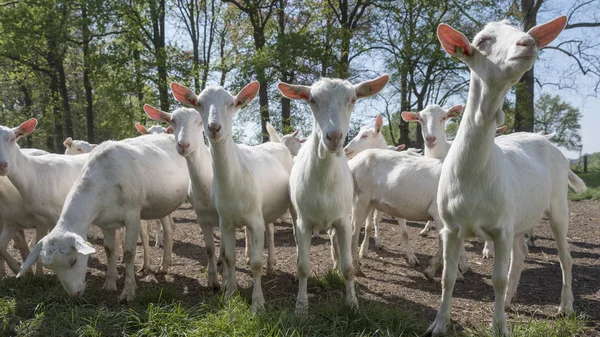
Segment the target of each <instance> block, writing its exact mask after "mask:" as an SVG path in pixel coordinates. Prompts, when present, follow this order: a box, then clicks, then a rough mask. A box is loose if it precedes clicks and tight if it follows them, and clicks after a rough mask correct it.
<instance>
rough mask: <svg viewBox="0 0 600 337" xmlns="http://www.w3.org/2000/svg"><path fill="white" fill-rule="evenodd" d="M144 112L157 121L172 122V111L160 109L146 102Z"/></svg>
mask: <svg viewBox="0 0 600 337" xmlns="http://www.w3.org/2000/svg"><path fill="white" fill-rule="evenodd" d="M144 112H145V113H146V115H148V117H150V118H151V119H153V120H155V121H159V122H166V123H171V114H170V113H168V112H164V111H161V110H158V109H157V108H155V107H153V106H151V105H148V104H144Z"/></svg>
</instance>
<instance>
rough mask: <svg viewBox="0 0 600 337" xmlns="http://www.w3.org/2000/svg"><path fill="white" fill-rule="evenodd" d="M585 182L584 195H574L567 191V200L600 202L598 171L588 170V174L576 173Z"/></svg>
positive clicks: (599, 173)
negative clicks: (585, 189)
mask: <svg viewBox="0 0 600 337" xmlns="http://www.w3.org/2000/svg"><path fill="white" fill-rule="evenodd" d="M577 175H578V176H579V177H580V178H581V179H583V181H585V184H586V185H587V191H586V192H585V193H575V192H573V191H571V190H570V191H569V200H572V201H579V200H600V169H598V170H589V171H588V173H577Z"/></svg>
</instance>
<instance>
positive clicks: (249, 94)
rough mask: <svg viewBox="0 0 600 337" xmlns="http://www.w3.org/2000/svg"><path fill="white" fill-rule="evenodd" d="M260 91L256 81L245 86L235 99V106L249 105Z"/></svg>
mask: <svg viewBox="0 0 600 337" xmlns="http://www.w3.org/2000/svg"><path fill="white" fill-rule="evenodd" d="M258 89H260V84H259V83H258V82H257V81H254V82H251V83H250V84H248V85H246V86H245V87H244V88H243V89H242V91H240V92H239V93H238V94H237V96H236V97H235V106H236V107H237V106H241V105H245V104H248V103H250V101H252V100H253V99H254V97H256V94H257V93H258Z"/></svg>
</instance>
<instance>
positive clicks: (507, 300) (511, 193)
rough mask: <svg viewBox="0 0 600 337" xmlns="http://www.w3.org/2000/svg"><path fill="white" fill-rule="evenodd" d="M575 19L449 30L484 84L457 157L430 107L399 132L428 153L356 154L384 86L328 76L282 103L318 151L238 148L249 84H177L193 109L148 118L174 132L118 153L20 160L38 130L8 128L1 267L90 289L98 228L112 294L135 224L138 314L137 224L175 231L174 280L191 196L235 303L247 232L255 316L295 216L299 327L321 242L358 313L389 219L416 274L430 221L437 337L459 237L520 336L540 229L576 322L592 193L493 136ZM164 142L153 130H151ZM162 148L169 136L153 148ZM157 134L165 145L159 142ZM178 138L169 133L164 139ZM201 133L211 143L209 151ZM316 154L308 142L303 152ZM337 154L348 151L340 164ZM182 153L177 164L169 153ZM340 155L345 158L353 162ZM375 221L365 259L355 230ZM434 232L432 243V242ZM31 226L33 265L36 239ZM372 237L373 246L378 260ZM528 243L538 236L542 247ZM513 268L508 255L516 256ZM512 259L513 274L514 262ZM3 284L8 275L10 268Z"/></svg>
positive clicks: (30, 125)
mask: <svg viewBox="0 0 600 337" xmlns="http://www.w3.org/2000/svg"><path fill="white" fill-rule="evenodd" d="M566 22H567V19H566V17H564V16H561V17H559V18H556V19H554V20H552V21H550V22H548V23H545V24H543V25H539V26H536V27H534V28H532V29H531V30H529V31H528V32H527V33H524V32H522V31H521V30H519V29H517V28H515V27H513V26H511V25H509V24H508V23H507V22H505V21H502V22H493V23H489V24H487V25H486V26H485V28H484V29H483V31H481V32H480V33H478V34H477V35H476V36H475V38H474V40H473V43H471V42H469V40H468V39H467V38H466V37H465V36H464V35H463V34H462V33H460V32H458V31H456V30H455V29H453V28H452V27H450V26H448V25H446V24H441V25H440V26H439V27H438V30H437V34H438V38H439V40H440V42H441V44H442V46H443V48H444V49H445V50H446V51H447V52H448V54H450V55H451V56H453V57H455V58H457V59H459V60H460V61H462V62H464V63H465V64H467V65H468V66H469V68H470V69H471V75H470V87H469V94H468V101H467V104H466V109H465V111H464V113H463V117H462V121H461V123H460V127H459V130H458V133H457V135H456V138H455V140H454V142H453V143H450V142H448V141H446V137H445V130H444V126H445V121H446V120H447V119H449V118H453V117H456V116H458V115H460V114H461V113H462V106H455V107H453V108H450V109H447V110H446V109H443V108H440V107H439V106H428V107H427V108H426V109H425V110H423V111H421V112H403V113H402V118H404V120H406V121H409V122H412V121H415V122H419V123H421V125H422V130H423V137H424V139H425V141H426V145H427V146H426V148H425V156H421V155H419V154H415V153H414V152H411V151H404V152H398V151H389V150H387V149H386V143H385V140H384V139H383V136H382V133H381V129H382V119H381V117H378V118H377V119H376V121H375V127H374V128H367V127H363V128H362V129H361V130H360V133H359V134H358V136H356V138H355V139H353V140H352V141H351V142H350V143H349V144H348V145H347V146H346V147H345V148H344V149H343V144H344V140H345V139H346V134H347V132H348V128H349V123H350V115H351V113H352V110H353V108H354V105H355V103H356V101H357V100H358V99H362V98H365V97H368V96H371V95H374V94H377V93H378V92H379V91H380V90H382V89H383V88H384V87H385V85H386V84H387V82H388V79H389V76H388V75H383V76H381V77H379V78H377V79H374V80H369V81H365V82H362V83H359V84H356V85H352V84H350V83H349V82H348V81H345V80H340V79H326V78H323V79H321V80H320V81H318V82H317V83H315V84H313V85H312V86H304V85H291V84H286V83H279V84H278V88H279V90H280V91H281V93H282V94H283V96H285V97H287V98H290V99H295V100H302V101H305V102H306V103H307V104H308V105H309V106H310V109H311V111H312V114H313V130H312V133H311V135H310V136H309V137H308V139H300V138H298V137H297V134H298V131H296V132H295V133H294V134H291V135H286V136H283V137H282V138H280V137H279V136H278V135H277V133H276V132H275V131H274V130H273V128H272V127H271V126H270V125H268V129H269V135H270V140H271V141H270V142H267V143H265V144H261V145H258V146H246V145H242V144H236V143H235V142H234V141H233V138H232V119H233V117H234V114H235V112H236V111H237V110H238V109H240V108H241V107H244V106H245V105H247V104H248V103H249V102H250V101H251V100H252V99H253V98H254V97H255V96H256V94H257V92H258V90H259V84H258V83H257V82H252V83H250V84H248V85H247V86H246V87H244V88H243V89H242V90H241V92H239V94H238V95H237V96H232V95H231V94H229V93H228V92H227V91H225V90H224V89H223V88H222V87H207V88H206V89H204V90H203V91H202V92H201V93H200V94H199V95H196V94H195V93H193V92H192V91H191V90H190V89H188V88H186V87H184V86H182V85H180V84H177V83H172V84H171V89H172V92H173V95H174V96H175V98H176V99H177V100H178V101H179V102H181V103H183V104H184V105H186V106H189V107H192V108H179V109H177V110H175V111H173V112H172V113H168V112H163V111H160V110H157V109H155V108H153V107H151V106H148V105H146V106H144V110H145V112H146V113H147V115H148V116H149V117H150V118H151V119H153V120H156V121H160V122H165V123H168V124H169V125H170V126H169V129H164V128H162V127H159V126H155V127H153V128H150V129H148V130H146V129H145V128H144V127H143V126H141V125H136V127H137V128H138V130H139V131H140V132H141V133H147V135H144V136H141V137H137V138H131V139H125V140H122V141H106V142H104V143H102V144H100V145H98V146H97V147H95V148H94V146H92V145H90V144H87V143H85V142H81V141H73V140H71V139H70V138H68V139H67V140H66V141H65V146H66V147H67V151H66V153H67V154H79V155H75V156H65V155H57V154H47V153H45V152H44V151H41V150H28V149H22V150H21V149H20V148H19V147H18V145H17V142H16V141H17V140H18V139H19V138H21V137H22V136H25V135H28V134H29V133H31V132H32V131H34V129H35V127H36V124H37V121H36V120H35V119H30V120H27V121H26V122H24V123H23V124H21V125H19V126H18V127H16V128H12V129H11V128H7V127H4V126H2V127H0V175H3V176H7V177H8V179H6V178H2V180H0V181H1V184H0V185H1V186H2V189H1V191H3V193H1V196H2V202H0V212H1V215H2V219H3V224H4V226H3V230H2V234H1V235H0V254H1V256H2V258H3V259H4V261H6V263H7V264H8V266H9V267H10V268H11V269H12V270H13V271H14V272H15V273H18V275H17V277H20V276H21V275H23V274H24V273H26V272H27V271H28V269H30V267H31V266H32V265H33V264H35V263H36V262H37V267H36V274H38V275H39V274H41V273H42V270H43V267H46V268H49V269H52V270H53V271H54V272H55V273H56V275H57V276H58V278H59V279H60V281H61V283H62V285H63V287H64V288H65V290H66V291H67V292H68V293H69V294H70V295H81V294H82V293H83V291H84V288H85V275H86V269H87V262H88V257H89V255H90V254H92V253H94V252H95V249H94V248H93V247H92V246H91V245H90V244H89V243H88V242H86V240H85V239H84V237H86V233H87V230H88V227H89V225H90V224H94V225H96V226H98V227H100V228H101V229H102V232H103V235H104V247H105V251H106V256H107V261H108V262H107V272H106V279H105V283H104V289H108V290H113V291H115V290H116V288H117V286H116V281H117V255H119V254H117V253H116V249H117V244H116V242H117V239H116V237H117V235H116V233H118V231H117V229H120V228H122V227H125V229H126V230H125V238H124V242H123V260H124V263H125V265H126V269H125V270H126V271H125V285H124V289H123V292H122V293H121V295H120V299H125V300H128V301H130V300H132V299H133V298H134V296H135V290H136V282H135V270H134V257H135V252H136V242H137V237H138V235H141V236H142V241H143V242H144V248H145V254H144V264H143V265H142V268H146V267H149V258H148V255H147V246H148V234H147V230H146V229H145V227H144V226H140V221H141V219H161V222H162V224H163V228H164V230H163V231H164V255H163V261H162V271H164V272H166V271H167V270H168V267H169V263H170V257H171V250H172V246H173V239H172V236H173V224H172V220H171V217H170V213H171V212H173V211H174V210H175V209H176V208H177V207H178V206H179V205H181V204H182V203H183V202H184V200H185V198H186V197H189V200H190V201H191V204H192V206H193V208H194V210H195V212H196V215H197V221H198V224H199V225H200V227H201V228H202V231H203V233H205V234H204V240H205V244H206V250H207V255H208V284H209V286H211V287H214V288H220V283H219V280H218V277H217V258H216V252H215V244H214V242H213V236H212V235H211V234H208V233H212V231H213V228H214V227H219V229H220V231H221V237H222V239H221V245H220V252H219V258H223V260H224V262H225V264H224V268H223V277H222V279H223V287H224V289H225V293H226V295H227V296H229V295H231V294H232V293H234V292H235V291H236V289H237V283H236V275H235V261H236V258H235V252H236V250H235V231H236V229H238V228H244V227H245V229H246V237H247V240H246V245H247V246H246V253H247V258H248V259H249V263H250V267H251V270H252V275H253V291H252V308H253V309H254V310H261V309H262V308H264V296H263V292H262V287H261V274H262V271H263V267H262V257H263V248H264V240H265V235H264V233H265V230H266V232H267V235H266V237H267V247H268V260H267V261H268V263H267V273H269V272H271V271H272V270H273V268H274V262H275V258H274V242H273V222H274V221H276V220H277V219H278V218H280V217H281V216H283V215H284V213H286V212H287V211H289V212H290V214H291V216H292V220H293V222H294V235H295V239H296V244H297V253H298V260H297V261H298V273H297V277H298V281H299V290H298V297H297V302H296V313H297V314H305V313H306V312H307V310H308V294H307V277H308V275H309V272H310V260H309V250H310V245H311V235H312V233H313V231H320V230H329V234H330V236H331V242H332V245H331V246H332V257H333V260H334V266H335V267H336V268H339V269H340V270H341V272H342V273H343V276H344V278H345V281H346V283H345V284H346V301H347V303H348V305H350V306H352V307H358V305H359V304H358V300H357V297H356V295H355V292H354V276H355V274H360V273H361V270H360V263H359V259H358V258H359V256H360V257H364V256H365V254H367V251H368V242H369V240H368V235H369V233H370V230H371V227H372V226H373V212H375V222H374V224H375V225H377V223H378V221H377V220H378V219H379V212H385V213H387V214H390V215H392V216H395V217H397V218H399V220H398V221H399V225H400V229H401V230H402V231H404V234H403V235H402V238H403V244H404V247H405V248H406V258H407V260H408V263H409V264H410V265H411V266H414V265H415V264H419V261H418V259H417V257H416V256H415V255H414V253H413V250H412V248H411V246H410V243H409V242H408V235H407V234H406V220H405V219H408V220H415V221H426V220H433V221H435V223H436V224H437V226H439V227H440V228H442V229H441V230H440V235H439V237H440V247H439V249H438V252H437V253H436V255H435V256H434V257H433V259H432V260H431V263H430V266H429V267H428V268H427V270H426V276H427V277H428V278H430V279H432V278H433V277H434V275H435V272H436V270H437V269H438V268H439V266H440V264H441V263H442V261H443V272H442V300H441V305H440V308H439V311H438V313H437V317H436V319H435V321H434V322H433V324H432V325H431V326H430V327H429V329H428V330H427V334H428V335H434V336H439V335H444V334H445V332H446V324H447V322H448V321H449V319H450V306H451V300H452V290H453V287H454V284H455V281H456V278H457V277H462V273H464V272H465V271H466V270H467V269H468V264H467V259H466V254H465V250H464V245H463V240H464V239H465V238H468V237H472V236H477V237H479V238H482V239H484V240H486V248H485V250H484V255H485V256H491V254H492V252H493V254H494V256H495V259H494V266H493V274H492V282H493V287H494V293H495V305H494V314H493V315H494V316H493V322H494V324H493V330H494V332H495V333H499V334H503V335H507V334H508V328H507V323H506V316H505V313H504V310H505V308H507V307H509V306H510V305H511V299H512V298H513V296H514V295H515V292H516V288H517V284H518V282H519V277H520V272H521V268H522V265H523V261H524V258H525V255H526V253H527V245H526V244H525V240H524V239H523V237H524V235H525V234H526V233H528V232H529V231H530V230H531V229H532V228H533V226H534V225H535V224H536V223H537V221H539V220H540V219H541V218H542V217H547V218H548V219H549V220H550V224H551V227H552V231H553V233H554V237H555V240H556V244H557V247H558V254H559V259H560V264H561V269H562V273H563V277H562V280H563V286H562V295H561V300H560V309H559V311H560V312H566V313H569V312H571V311H573V294H572V291H571V267H572V259H571V257H570V253H569V246H568V243H567V237H566V234H567V229H568V222H569V218H568V215H569V213H568V203H567V191H568V186H571V187H572V188H573V189H574V190H575V191H583V190H585V188H586V187H585V184H584V183H583V181H582V180H581V179H579V178H578V177H577V176H576V175H575V174H574V173H573V172H572V171H570V169H569V164H568V162H567V160H566V159H565V158H564V156H563V155H562V154H561V152H560V151H559V150H558V149H557V148H556V147H555V146H553V145H552V144H551V143H550V142H549V140H548V138H549V137H551V136H543V135H538V134H531V133H514V134H510V135H505V136H499V137H496V138H495V134H496V128H497V127H498V126H499V125H502V124H503V122H504V113H503V111H502V103H503V101H504V99H505V96H506V94H507V91H508V90H509V88H510V87H511V86H512V85H514V84H515V83H516V82H517V81H518V80H519V78H520V77H521V76H522V75H523V74H524V73H525V72H526V71H527V70H529V69H530V68H531V67H532V66H533V64H534V62H535V60H536V57H537V52H538V50H539V49H540V48H542V47H544V46H546V45H547V44H549V43H550V42H552V40H554V38H556V37H557V36H558V35H559V33H560V32H561V31H562V30H563V29H564V27H565V25H566ZM157 128H158V130H156V129H157ZM157 133H158V134H157ZM160 133H166V134H167V135H165V134H160ZM170 133H173V134H174V136H173V135H169V134H170ZM204 134H206V136H207V138H208V141H209V146H207V145H205V142H204ZM302 143H304V144H302ZM342 149H343V150H344V151H342ZM174 150H176V151H174ZM344 152H345V155H344ZM365 220H366V222H367V230H366V231H365V234H366V235H365V236H366V237H365V240H364V241H363V243H362V246H361V249H360V252H359V249H358V239H359V232H360V229H361V227H362V224H363V223H364V222H365ZM431 226H432V225H431V222H430V223H428V225H427V227H426V229H425V230H424V231H423V232H422V234H423V235H427V231H428V230H429V228H431ZM28 228H32V229H36V233H37V237H36V240H39V241H37V244H36V245H35V246H34V247H33V248H32V250H31V253H29V249H28V247H27V243H26V242H25V240H24V237H23V229H28ZM378 233H379V232H378V229H377V227H375V239H376V241H375V242H376V245H380V239H379V235H378ZM11 239H14V240H15V244H16V245H17V246H18V247H19V249H20V251H21V254H22V256H23V258H24V259H25V262H24V264H23V266H22V267H20V266H19V263H18V262H17V261H16V260H15V259H14V258H12V257H11V256H10V255H9V254H8V253H7V245H8V242H9V241H10V240H11ZM530 239H531V235H530ZM509 257H510V258H509ZM509 261H510V263H509ZM0 272H1V273H2V274H1V276H3V275H4V267H3V264H2V268H1V270H0Z"/></svg>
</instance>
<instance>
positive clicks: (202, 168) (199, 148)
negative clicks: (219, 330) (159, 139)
mask: <svg viewBox="0 0 600 337" xmlns="http://www.w3.org/2000/svg"><path fill="white" fill-rule="evenodd" d="M178 86H180V84H178V83H172V84H171V87H172V88H178ZM176 90H177V89H174V90H173V92H175V91H176ZM188 90H189V89H188ZM144 111H146V114H147V115H148V117H150V118H152V119H154V120H157V121H161V122H166V123H169V124H172V126H173V125H174V127H173V129H174V134H175V144H176V145H175V147H176V150H177V153H179V154H180V155H181V156H183V157H184V158H185V160H186V163H187V167H188V171H189V174H190V181H191V184H190V188H189V191H188V198H189V200H190V202H191V204H192V207H193V208H194V211H195V212H196V221H197V222H198V224H199V225H200V228H201V229H202V233H203V234H204V242H205V244H206V253H207V255H208V286H209V287H211V288H213V289H219V288H220V284H219V280H218V278H217V258H216V254H215V253H216V251H215V243H214V238H213V235H212V233H213V228H214V227H218V226H219V214H218V212H217V209H216V208H215V206H214V204H213V203H212V201H211V200H210V191H211V185H212V181H213V167H212V156H211V154H210V150H209V148H208V147H207V146H206V144H205V143H204V128H203V124H202V117H201V116H200V114H199V113H198V112H197V111H196V110H195V109H187V108H180V109H177V110H175V111H173V113H167V112H163V111H160V110H158V109H156V108H153V107H151V106H149V105H145V106H144ZM248 233H249V232H248V231H246V235H247V238H250V236H249V235H248ZM273 236H274V228H273V224H270V225H268V226H267V242H268V248H269V249H268V253H269V254H268V256H269V257H268V259H267V261H268V262H267V274H270V273H273V272H274V270H275V252H274V249H275V243H274V241H273ZM223 248H224V245H221V246H220V254H219V259H222V258H223V257H224V254H223ZM250 249H251V244H250V240H249V239H247V242H246V258H249V257H250V254H251V252H250Z"/></svg>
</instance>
